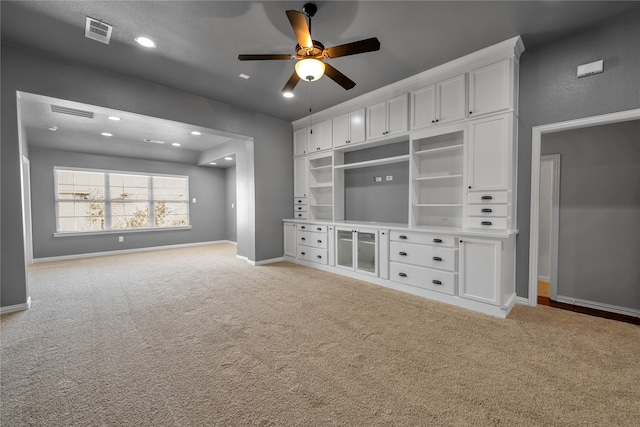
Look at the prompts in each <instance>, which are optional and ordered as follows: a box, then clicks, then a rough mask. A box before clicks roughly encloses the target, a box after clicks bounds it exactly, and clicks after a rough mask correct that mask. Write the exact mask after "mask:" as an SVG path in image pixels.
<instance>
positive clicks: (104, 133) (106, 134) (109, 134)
mask: <svg viewBox="0 0 640 427" xmlns="http://www.w3.org/2000/svg"><path fill="white" fill-rule="evenodd" d="M100 135H102V136H113V134H112V133H109V132H102V133H101V134H100Z"/></svg>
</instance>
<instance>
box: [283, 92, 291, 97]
mask: <svg viewBox="0 0 640 427" xmlns="http://www.w3.org/2000/svg"><path fill="white" fill-rule="evenodd" d="M282 96H284V97H285V98H293V92H282Z"/></svg>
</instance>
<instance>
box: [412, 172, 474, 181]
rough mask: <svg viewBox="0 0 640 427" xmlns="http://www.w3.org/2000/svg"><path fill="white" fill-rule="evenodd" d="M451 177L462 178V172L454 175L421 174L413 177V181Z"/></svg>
mask: <svg viewBox="0 0 640 427" xmlns="http://www.w3.org/2000/svg"><path fill="white" fill-rule="evenodd" d="M453 178H462V174H461V173H460V174H456V175H437V176H421V177H419V178H414V181H429V180H433V179H453Z"/></svg>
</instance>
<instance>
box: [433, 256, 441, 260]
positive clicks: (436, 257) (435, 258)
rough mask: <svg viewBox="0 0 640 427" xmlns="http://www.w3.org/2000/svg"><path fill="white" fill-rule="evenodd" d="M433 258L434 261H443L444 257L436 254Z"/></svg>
mask: <svg viewBox="0 0 640 427" xmlns="http://www.w3.org/2000/svg"><path fill="white" fill-rule="evenodd" d="M433 260H434V261H442V258H440V257H439V256H434V257H433Z"/></svg>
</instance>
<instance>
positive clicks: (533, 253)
mask: <svg viewBox="0 0 640 427" xmlns="http://www.w3.org/2000/svg"><path fill="white" fill-rule="evenodd" d="M638 119H640V108H638V109H635V110H627V111H620V112H617V113H610V114H603V115H600V116H593V117H585V118H582V119H576V120H569V121H566V122H558V123H551V124H547V125H541V126H534V127H533V128H532V130H531V132H532V138H531V210H530V223H529V295H528V301H529V306H531V307H535V306H536V305H538V228H539V227H538V224H539V215H540V148H541V145H542V136H543V135H545V134H548V133H554V132H563V131H567V130H573V129H580V128H586V127H591V126H599V125H607V124H611V123H619V122H626V121H630V120H638Z"/></svg>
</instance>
